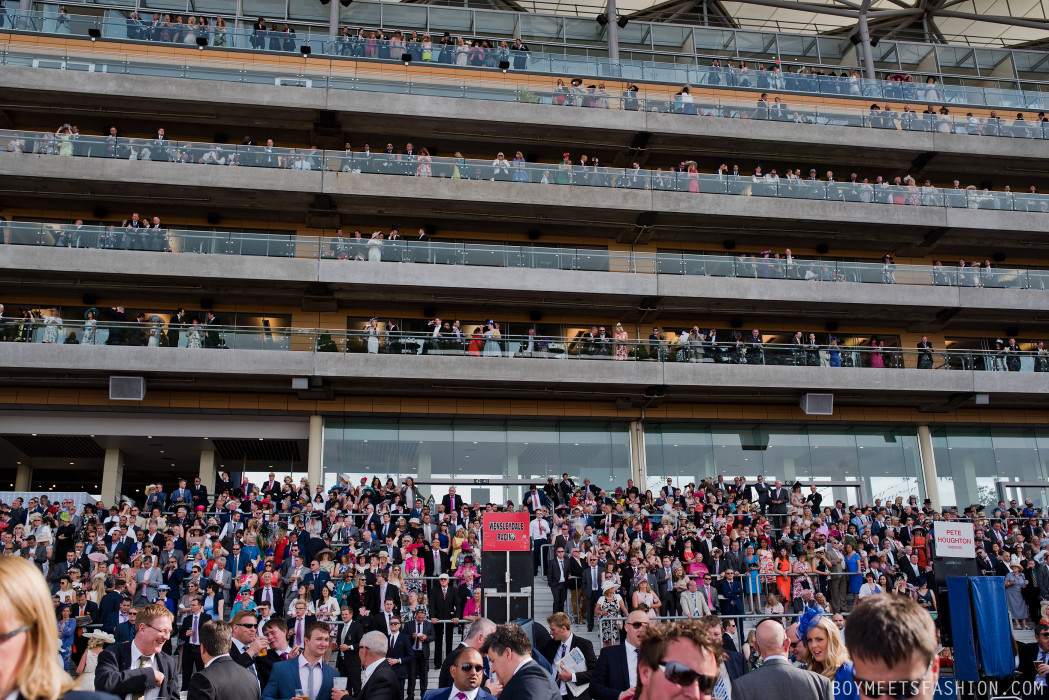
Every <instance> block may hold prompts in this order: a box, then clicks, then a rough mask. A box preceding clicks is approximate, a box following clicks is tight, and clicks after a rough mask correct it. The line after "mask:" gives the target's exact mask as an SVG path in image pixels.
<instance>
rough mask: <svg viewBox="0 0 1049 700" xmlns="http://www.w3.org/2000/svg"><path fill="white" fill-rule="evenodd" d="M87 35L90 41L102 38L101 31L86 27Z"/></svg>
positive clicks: (96, 28)
mask: <svg viewBox="0 0 1049 700" xmlns="http://www.w3.org/2000/svg"><path fill="white" fill-rule="evenodd" d="M87 35H88V36H89V37H91V41H94V40H95V39H101V38H102V30H101V29H99V28H98V27H88V30H87Z"/></svg>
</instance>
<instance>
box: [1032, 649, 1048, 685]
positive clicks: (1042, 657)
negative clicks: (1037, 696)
mask: <svg viewBox="0 0 1049 700" xmlns="http://www.w3.org/2000/svg"><path fill="white" fill-rule="evenodd" d="M1034 663H1035V666H1037V665H1038V664H1044V663H1049V652H1045V651H1042V650H1041V649H1039V650H1038V656H1036V657H1035V659H1034ZM1034 684H1035V685H1041V686H1044V685H1047V684H1046V678H1045V676H1037V675H1036V676H1035V677H1034Z"/></svg>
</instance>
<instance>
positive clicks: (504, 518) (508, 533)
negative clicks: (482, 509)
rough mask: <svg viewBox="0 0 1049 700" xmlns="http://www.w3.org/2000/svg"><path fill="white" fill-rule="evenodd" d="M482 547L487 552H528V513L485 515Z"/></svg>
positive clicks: (482, 524) (530, 545)
mask: <svg viewBox="0 0 1049 700" xmlns="http://www.w3.org/2000/svg"><path fill="white" fill-rule="evenodd" d="M481 547H482V549H484V551H486V552H528V551H530V550H531V549H532V543H531V541H530V539H529V537H528V513H485V514H484V519H483V521H482V523H481Z"/></svg>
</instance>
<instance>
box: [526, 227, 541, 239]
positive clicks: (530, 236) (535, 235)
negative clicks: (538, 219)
mask: <svg viewBox="0 0 1049 700" xmlns="http://www.w3.org/2000/svg"><path fill="white" fill-rule="evenodd" d="M528 240H530V241H538V240H539V231H537V230H536V229H534V228H533V229H531V230H529V231H528Z"/></svg>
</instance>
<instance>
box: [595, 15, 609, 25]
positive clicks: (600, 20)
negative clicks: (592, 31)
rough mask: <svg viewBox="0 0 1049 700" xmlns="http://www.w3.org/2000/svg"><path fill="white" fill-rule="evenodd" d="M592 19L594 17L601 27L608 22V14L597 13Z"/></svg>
mask: <svg viewBox="0 0 1049 700" xmlns="http://www.w3.org/2000/svg"><path fill="white" fill-rule="evenodd" d="M594 19H596V20H597V23H598V24H600V25H601V26H602V27H603V26H605V25H606V24H608V16H607V15H603V14H601V15H598V16H597V17H595V18H594Z"/></svg>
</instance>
